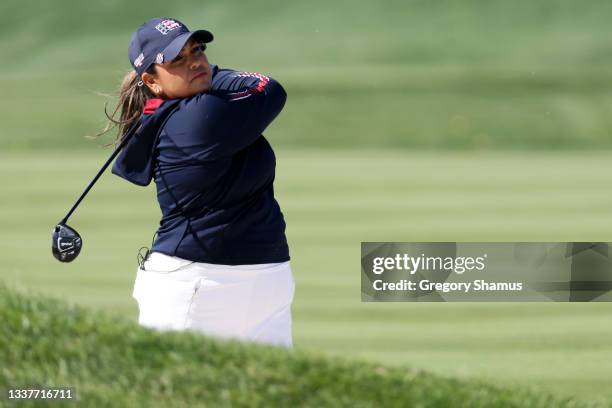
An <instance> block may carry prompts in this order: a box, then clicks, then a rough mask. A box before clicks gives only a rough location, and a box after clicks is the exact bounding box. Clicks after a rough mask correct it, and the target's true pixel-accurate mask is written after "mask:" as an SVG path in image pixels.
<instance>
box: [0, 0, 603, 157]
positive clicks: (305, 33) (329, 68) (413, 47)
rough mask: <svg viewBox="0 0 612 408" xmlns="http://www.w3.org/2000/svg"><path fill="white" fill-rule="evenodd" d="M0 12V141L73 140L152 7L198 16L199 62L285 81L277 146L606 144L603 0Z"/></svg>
mask: <svg viewBox="0 0 612 408" xmlns="http://www.w3.org/2000/svg"><path fill="white" fill-rule="evenodd" d="M34 7H35V9H36V12H35V13H33V12H32V8H34ZM0 13H1V14H2V15H10V16H11V19H10V20H11V21H7V22H6V24H3V25H2V27H0V53H1V55H5V56H10V58H5V60H4V61H3V64H2V67H0V74H1V75H0V87H1V88H2V90H3V93H4V95H10V97H5V98H3V99H2V100H1V101H0V110H2V112H3V113H4V115H3V120H2V122H1V123H0V135H1V137H0V148H1V149H3V150H6V149H29V148H34V149H39V148H54V147H56V148H60V147H61V148H63V149H68V148H75V149H83V148H87V147H88V142H87V141H86V140H84V139H83V138H82V136H83V135H86V134H93V133H95V132H96V131H98V130H100V129H101V128H102V124H103V119H104V115H103V106H104V103H105V101H106V100H107V99H106V98H104V97H101V96H99V95H97V93H96V92H103V93H107V94H112V93H113V92H114V91H115V90H116V88H117V87H118V83H119V80H120V77H121V76H122V74H123V73H124V72H125V71H127V70H128V69H130V65H129V63H128V61H127V57H126V50H127V45H128V41H129V38H130V34H131V33H132V31H133V30H134V29H135V28H136V27H137V26H138V25H139V24H140V23H141V22H142V21H144V20H146V19H148V18H150V17H152V16H159V15H175V16H177V17H180V18H182V19H183V20H184V21H185V22H186V23H187V24H188V25H190V26H191V27H194V28H195V27H206V28H209V29H211V30H212V31H213V32H214V33H215V35H216V40H215V41H214V42H213V43H212V44H211V46H210V48H209V52H208V55H209V59H210V60H211V62H213V63H215V64H219V65H220V66H222V67H230V68H235V69H245V70H252V71H261V72H264V73H268V74H270V75H271V76H273V77H274V78H276V79H278V80H279V81H280V82H281V83H282V84H284V85H285V87H286V88H287V91H288V93H289V99H288V103H287V106H286V108H285V111H284V113H283V114H282V115H281V116H280V117H279V119H278V120H277V121H276V122H275V123H274V125H273V126H272V128H271V129H270V131H269V135H270V136H271V137H272V138H273V139H274V140H275V144H276V145H277V146H284V147H316V148H321V147H337V148H362V147H368V148H383V147H393V148H420V149H441V148H442V149H469V148H479V149H532V148H536V149H585V148H610V147H612V136H611V135H612V119H611V118H612V115H610V111H611V110H612V86H611V84H612V43H611V42H610V41H609V40H608V39H609V38H610V35H611V33H612V28H611V27H610V24H609V21H608V20H609V19H608V18H607V16H609V15H611V13H612V5H611V4H610V3H609V2H605V1H603V0H592V1H588V2H580V3H577V2H575V1H571V0H562V1H559V0H540V1H538V2H521V3H520V4H516V3H514V2H512V3H508V2H507V1H502V0H494V1H489V0H468V1H461V2H457V1H452V0H442V1H436V2H429V1H422V0H420V1H391V0H386V1H379V2H366V1H360V2H354V1H352V2H342V1H340V2H323V1H320V0H319V1H314V2H309V3H308V4H297V3H291V4H288V3H286V2H282V1H279V0H264V1H260V2H257V3H253V4H244V3H238V2H224V3H219V4H204V5H203V4H202V3H201V2H196V1H194V0H191V1H185V2H181V3H180V4H172V5H171V6H169V4H168V2H162V1H147V2H146V3H145V2H142V1H134V2H130V3H129V4H126V3H125V2H119V1H104V2H99V3H96V4H89V3H83V2H78V1H75V0H63V1H56V2H53V3H49V4H38V3H36V4H35V5H33V4H31V2H30V1H17V0H6V1H4V2H2V5H0ZM85 15H89V16H95V18H93V17H90V18H84V17H83V16H85ZM110 102H111V104H112V102H113V99H112V98H111V99H110Z"/></svg>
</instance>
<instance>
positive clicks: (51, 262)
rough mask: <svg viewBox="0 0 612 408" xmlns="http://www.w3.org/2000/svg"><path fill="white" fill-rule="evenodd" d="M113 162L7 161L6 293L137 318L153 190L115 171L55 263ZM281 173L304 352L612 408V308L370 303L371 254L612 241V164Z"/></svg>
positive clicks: (508, 156)
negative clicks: (28, 292) (363, 280)
mask: <svg viewBox="0 0 612 408" xmlns="http://www.w3.org/2000/svg"><path fill="white" fill-rule="evenodd" d="M109 154H110V152H109V151H108V150H95V149H92V151H88V152H86V151H78V150H72V151H69V152H62V151H47V152H21V153H17V152H16V153H2V154H0V180H2V191H3V193H2V197H3V198H2V200H1V201H0V225H2V234H1V235H0V244H1V245H0V257H1V259H2V260H3V269H2V271H1V272H0V280H1V281H5V282H8V283H9V284H11V285H15V286H17V287H19V286H21V287H24V288H28V289H33V290H35V291H40V292H43V293H47V294H49V295H52V296H56V297H61V298H63V299H65V300H68V301H70V302H76V303H80V304H84V305H88V306H91V307H94V308H98V309H103V310H106V311H107V312H109V313H111V314H121V315H123V316H126V317H127V318H129V319H132V320H135V318H136V314H137V309H136V304H135V302H134V301H133V300H132V299H131V297H130V295H131V289H132V284H133V280H134V277H135V272H136V253H137V250H138V248H139V247H141V246H144V245H149V244H150V241H151V237H152V235H153V233H154V232H155V229H156V226H157V223H158V218H159V208H158V207H157V203H156V201H155V190H154V188H153V186H149V187H148V188H139V187H136V186H133V185H130V184H129V183H127V182H124V181H123V180H121V179H119V178H117V177H116V176H113V175H111V174H110V173H109V174H105V175H104V176H103V177H102V179H101V180H100V181H99V183H98V184H97V185H96V186H95V188H94V189H93V190H92V192H91V193H90V195H89V196H88V197H87V198H86V199H85V201H84V202H83V203H82V205H81V207H80V208H79V209H78V210H77V212H76V213H75V214H74V216H73V218H72V219H71V221H70V225H72V226H73V227H75V228H76V229H77V230H78V231H79V232H80V233H81V235H82V236H83V240H84V246H83V251H82V253H81V255H80V257H79V258H78V259H77V260H76V261H75V262H73V263H72V264H60V263H58V262H57V261H55V259H54V258H53V257H52V255H51V251H50V238H51V230H52V227H53V226H54V225H55V223H56V222H57V221H58V220H59V219H60V218H62V217H63V216H64V214H65V213H66V211H67V210H68V209H69V208H70V206H71V205H72V204H73V202H74V201H75V200H76V198H77V197H78V195H79V194H80V192H81V191H82V190H83V188H84V187H85V186H86V184H87V183H88V182H89V180H90V179H91V178H92V177H93V175H94V174H95V173H96V171H97V170H98V169H99V168H100V166H101V164H102V163H103V162H104V161H105V159H106V158H107V157H108V155H109ZM277 166H278V174H277V182H276V184H275V191H276V195H277V198H278V201H279V203H280V205H281V208H282V210H283V212H284V214H285V217H286V220H287V226H288V228H287V235H288V238H289V242H290V249H291V254H292V267H293V270H294V275H295V279H296V285H297V286H296V299H295V303H294V307H293V313H294V342H295V345H296V348H298V349H303V350H309V349H310V350H318V351H321V352H324V353H329V354H332V355H342V356H344V357H349V358H360V359H367V360H370V361H376V362H381V363H385V364H395V365H404V364H405V365H409V366H410V367H414V368H420V369H426V370H429V371H432V372H435V373H438V374H442V375H444V376H451V377H456V378H463V379H466V378H476V379H482V380H486V381H488V382H491V383H495V384H499V385H508V384H519V385H537V386H542V387H543V388H544V389H546V390H549V391H550V392H552V393H556V394H558V395H560V396H579V397H580V398H583V399H599V398H603V399H606V400H607V401H610V400H612V379H611V378H612V375H611V374H610V373H612V343H611V342H610V340H609V339H610V338H612V305H609V304H605V303H593V304H588V303H587V304H562V303H558V304H554V303H516V304H514V303H481V304H480V303H446V304H413V303H397V304H373V303H361V302H360V292H359V290H360V280H359V278H360V242H361V241H612V239H611V238H612V237H611V235H612V234H611V233H610V231H611V226H612V190H611V189H610V188H609V186H610V181H611V178H612V176H610V174H612V153H610V152H582V153H570V152H563V153H561V152H559V153H543V152H540V153H530V152H503V151H499V152H471V153H468V152H464V153H449V152H445V153H434V152H428V153H426V152H408V151H405V152H396V151H390V150H372V151H366V150H363V151H346V150H286V149H281V150H277Z"/></svg>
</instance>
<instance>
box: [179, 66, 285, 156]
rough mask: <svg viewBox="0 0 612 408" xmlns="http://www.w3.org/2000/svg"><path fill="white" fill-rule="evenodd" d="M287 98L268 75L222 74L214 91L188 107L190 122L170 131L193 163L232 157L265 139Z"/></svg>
mask: <svg viewBox="0 0 612 408" xmlns="http://www.w3.org/2000/svg"><path fill="white" fill-rule="evenodd" d="M286 98H287V94H286V92H285V90H284V89H283V87H282V86H281V85H280V84H279V83H278V82H277V81H275V80H274V79H272V78H269V77H267V76H265V75H261V74H254V73H246V72H238V71H231V70H219V71H218V72H217V73H216V75H215V76H214V77H213V86H212V88H211V90H210V91H209V92H208V93H202V94H198V95H196V96H195V97H193V99H191V100H190V101H189V102H188V103H187V104H186V106H185V109H186V112H185V113H186V116H184V118H186V120H184V121H181V123H178V124H176V125H173V126H171V128H170V129H168V128H167V129H168V130H170V133H171V134H173V136H172V138H173V139H174V142H175V143H176V145H177V147H179V148H180V149H181V150H182V151H183V152H184V153H185V154H186V155H187V156H188V157H189V158H190V159H194V160H214V159H217V158H219V157H224V156H230V155H233V154H235V153H236V152H238V151H240V150H242V149H244V148H245V147H247V146H248V145H250V144H252V143H253V142H254V141H255V140H257V138H259V137H260V136H261V134H262V132H263V131H264V130H265V129H266V127H268V125H269V124H270V123H271V122H272V121H273V120H274V118H276V116H277V115H278V114H279V113H280V111H281V110H282V108H283V106H284V105H285V100H286Z"/></svg>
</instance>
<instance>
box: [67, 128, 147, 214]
mask: <svg viewBox="0 0 612 408" xmlns="http://www.w3.org/2000/svg"><path fill="white" fill-rule="evenodd" d="M139 125H140V122H137V123H136V124H135V125H134V126H132V127H131V128H130V129H129V130H128V131H127V133H126V135H125V136H124V137H123V139H122V140H121V143H119V146H117V148H116V149H115V151H114V152H113V154H112V155H111V156H110V157H109V158H108V160H107V161H106V163H104V166H102V168H101V169H100V171H98V174H96V176H95V177H94V178H93V180H91V182H90V183H89V185H88V186H87V188H86V189H85V191H83V194H81V196H80V197H79V199H78V200H77V201H76V203H74V205H73V206H72V208H71V209H70V211H68V214H66V216H65V217H64V218H63V219H62V220H61V221H60V222H59V223H60V224H65V223H66V222H67V221H68V218H70V216H71V215H72V213H73V212H74V210H76V208H77V207H78V206H79V204H80V203H81V201H83V198H85V196H86V195H87V193H89V190H91V188H92V187H93V185H94V184H96V181H98V179H99V178H100V176H101V175H102V173H104V170H106V168H107V167H108V166H109V165H110V164H111V163H112V161H113V159H114V158H115V157H116V156H117V155H118V154H119V152H120V151H121V149H123V147H124V146H125V145H126V144H127V142H128V141H129V140H130V139H131V138H132V136H134V134H135V133H136V129H138V126H139Z"/></svg>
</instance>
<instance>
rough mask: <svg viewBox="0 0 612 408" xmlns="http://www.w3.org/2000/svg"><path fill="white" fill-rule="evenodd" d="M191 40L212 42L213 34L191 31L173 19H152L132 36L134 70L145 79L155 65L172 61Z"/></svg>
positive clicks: (131, 56)
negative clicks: (146, 73)
mask: <svg viewBox="0 0 612 408" xmlns="http://www.w3.org/2000/svg"><path fill="white" fill-rule="evenodd" d="M191 37H195V38H196V40H198V41H200V42H205V43H208V42H211V41H212V40H213V38H214V37H213V35H212V33H211V32H210V31H206V30H197V31H189V29H188V28H187V26H186V25H185V24H183V23H181V22H180V21H178V20H176V19H173V18H166V17H161V18H152V19H151V20H149V21H147V22H145V23H143V24H142V25H141V26H140V27H138V30H136V31H135V32H134V34H132V39H131V40H130V47H129V49H128V56H129V58H130V62H131V63H132V66H133V67H134V70H136V72H137V73H138V75H141V74H142V73H143V72H145V71H146V70H147V69H148V68H149V67H150V66H151V65H152V64H155V63H157V64H161V63H163V62H164V61H172V60H173V59H174V58H176V56H177V55H179V53H180V52H181V49H182V48H183V46H184V45H185V44H186V43H187V41H189V39H190V38H191Z"/></svg>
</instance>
